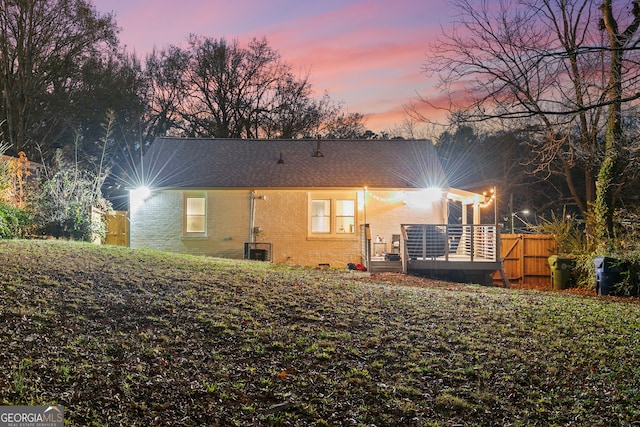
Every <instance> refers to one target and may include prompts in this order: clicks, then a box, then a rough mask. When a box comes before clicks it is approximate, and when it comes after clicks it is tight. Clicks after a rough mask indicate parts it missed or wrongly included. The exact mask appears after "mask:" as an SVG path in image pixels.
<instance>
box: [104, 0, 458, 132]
mask: <svg viewBox="0 0 640 427" xmlns="http://www.w3.org/2000/svg"><path fill="white" fill-rule="evenodd" d="M92 3H93V4H94V5H95V6H96V8H97V10H98V11H99V12H100V13H108V12H114V13H115V17H116V21H117V22H118V26H119V27H120V28H121V29H122V31H121V33H120V41H121V43H122V44H123V45H126V46H127V48H128V50H129V51H134V52H136V53H137V55H138V56H141V57H144V55H146V54H147V53H148V52H150V51H151V49H153V48H154V47H157V48H163V47H165V46H167V45H169V44H175V45H184V44H185V41H186V40H187V37H188V35H189V34H190V33H194V34H198V35H202V36H206V37H212V38H223V37H224V38H226V39H227V40H233V39H237V40H238V41H239V42H240V44H241V45H246V42H247V41H249V40H250V39H251V38H253V37H258V38H261V37H266V38H267V40H268V42H269V45H270V46H271V47H272V48H274V49H276V50H277V51H278V52H280V54H281V55H282V58H283V59H284V60H285V61H286V62H287V63H289V64H290V65H292V66H293V68H294V70H295V71H297V72H299V73H300V75H303V74H305V73H306V72H307V71H308V72H309V73H310V80H311V83H312V84H313V87H314V88H315V90H316V91H318V92H319V93H322V92H324V91H325V90H326V91H328V93H329V95H330V96H331V98H332V99H333V100H334V101H338V102H342V103H343V106H344V109H345V110H346V111H348V112H357V113H362V114H364V115H365V116H366V117H367V120H366V127H367V128H368V129H371V130H373V131H375V132H381V131H384V130H387V129H390V128H392V127H393V126H395V125H400V124H401V123H402V122H403V120H404V113H403V106H405V105H408V104H409V103H410V102H411V101H412V100H415V99H416V97H417V94H420V95H427V94H428V93H429V91H433V89H432V85H431V83H430V82H429V81H428V79H427V77H426V76H425V75H424V74H423V73H422V71H421V70H422V65H423V64H424V62H425V60H426V52H427V51H428V49H429V47H430V45H431V44H432V43H433V42H434V40H435V37H436V36H437V35H438V34H440V31H441V30H440V25H446V23H447V22H448V21H449V19H450V18H451V16H450V15H451V14H452V11H451V10H450V9H448V8H447V6H446V3H444V2H440V1H435V0H425V1H420V0H361V1H358V0H322V1H317V2H316V1H301V0H269V1H264V0H234V1H233V2H230V1H228V0H225V1H221V0H209V1H206V0H181V1H175V0H171V1H169V0H94V1H93V2H92Z"/></svg>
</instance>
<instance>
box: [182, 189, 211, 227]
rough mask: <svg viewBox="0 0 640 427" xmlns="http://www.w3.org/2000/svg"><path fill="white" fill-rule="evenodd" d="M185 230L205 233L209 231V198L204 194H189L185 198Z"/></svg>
mask: <svg viewBox="0 0 640 427" xmlns="http://www.w3.org/2000/svg"><path fill="white" fill-rule="evenodd" d="M184 232H185V234H186V235H205V234H206V232H207V199H206V197H205V196H204V194H200V195H194V194H188V195H185V198H184Z"/></svg>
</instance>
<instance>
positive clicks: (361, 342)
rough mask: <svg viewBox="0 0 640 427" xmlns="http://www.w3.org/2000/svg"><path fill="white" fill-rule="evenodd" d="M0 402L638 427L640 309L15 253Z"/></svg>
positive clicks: (5, 260)
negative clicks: (635, 426)
mask: <svg viewBox="0 0 640 427" xmlns="http://www.w3.org/2000/svg"><path fill="white" fill-rule="evenodd" d="M0 266H1V267H0V283H1V287H0V316H1V318H2V322H1V323H0V343H1V345H2V351H1V352H0V400H1V402H0V403H2V404H4V405H44V404H54V403H55V404H61V405H63V406H64V407H65V420H66V421H67V423H68V424H70V425H75V426H92V425H95V426H101V425H105V426H120V425H122V426H150V425H184V426H204V425H210V426H215V425H220V426H233V425H238V426H247V425H283V426H286V425H299V426H308V425H317V426H327V425H341V426H344V425H354V426H358V425H361V426H372V425H375V426H396V425H402V426H453V425H460V426H473V425H483V426H496V425H500V426H504V425H521V426H529V425H539V426H549V425H577V426H583V425H632V424H638V423H640V369H639V367H640V321H639V320H640V305H639V303H638V300H637V299H616V298H611V297H600V298H598V297H595V296H584V295H576V294H571V293H566V292H562V293H561V292H540V291H527V290H505V289H501V288H488V287H481V286H474V285H459V284H451V283H444V282H437V281H430V280H424V279H417V278H407V277H400V276H395V275H379V276H376V275H373V276H371V275H369V274H367V273H359V272H348V271H338V270H315V269H306V268H294V267H285V266H278V265H273V264H269V263H260V262H247V261H231V260H221V259H210V258H200V257H188V256H180V255H172V254H165V253H159V252H151V251H141V250H130V249H126V248H117V247H106V246H95V245H90V244H79V243H70V242H59V241H2V242H0Z"/></svg>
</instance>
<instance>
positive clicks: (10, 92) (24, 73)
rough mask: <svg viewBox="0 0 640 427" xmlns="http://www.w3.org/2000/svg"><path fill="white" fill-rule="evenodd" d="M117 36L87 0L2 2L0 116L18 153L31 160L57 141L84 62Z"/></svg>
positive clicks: (109, 45)
mask: <svg viewBox="0 0 640 427" xmlns="http://www.w3.org/2000/svg"><path fill="white" fill-rule="evenodd" d="M116 32H117V29H116V27H115V23H114V21H113V19H112V17H111V16H110V15H107V16H101V15H99V14H98V13H97V12H96V11H95V8H94V7H93V6H92V5H91V4H90V3H89V2H87V1H84V0H32V1H18V0H0V92H1V93H2V103H0V113H1V115H2V117H1V118H2V119H4V123H5V125H4V128H3V130H4V134H5V138H6V140H7V141H8V142H9V143H10V144H11V145H12V149H13V150H14V151H16V152H18V151H26V152H27V154H28V155H29V157H31V158H33V157H34V156H33V155H34V152H35V151H36V147H37V146H39V147H41V148H43V149H47V148H49V147H52V146H53V145H54V144H56V143H58V140H59V139H60V137H61V135H62V134H63V133H65V132H67V131H68V127H67V126H66V119H67V117H68V115H69V108H70V105H71V103H70V102H69V99H70V94H71V93H72V92H74V91H76V90H78V89H79V88H80V87H81V86H82V84H81V68H82V66H83V64H84V63H85V62H86V61H87V60H88V59H89V58H91V57H92V56H95V55H100V54H101V52H104V51H105V49H111V48H114V47H115V46H116V45H117V39H116ZM103 113H104V112H101V114H100V115H101V116H102V114H103Z"/></svg>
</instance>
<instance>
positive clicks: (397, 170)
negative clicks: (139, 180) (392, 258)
mask: <svg viewBox="0 0 640 427" xmlns="http://www.w3.org/2000/svg"><path fill="white" fill-rule="evenodd" d="M143 163H144V172H145V176H146V177H147V180H149V181H151V183H152V184H153V185H154V186H155V187H164V188H272V187H276V188H354V187H358V188H359V187H364V186H368V187H370V188H425V187H429V186H446V182H445V178H444V173H443V171H442V167H441V165H440V162H439V160H438V159H437V156H436V153H435V150H434V149H433V145H432V144H431V142H430V141H426V140H411V141H409V140H320V141H318V140H311V139H304V140H290V139H289V140H258V139H252V140H247V139H204V138H166V137H163V138H157V139H156V140H155V141H154V142H153V144H151V147H150V148H149V150H148V151H147V153H146V154H145V155H144V157H143Z"/></svg>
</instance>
